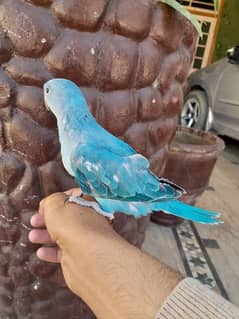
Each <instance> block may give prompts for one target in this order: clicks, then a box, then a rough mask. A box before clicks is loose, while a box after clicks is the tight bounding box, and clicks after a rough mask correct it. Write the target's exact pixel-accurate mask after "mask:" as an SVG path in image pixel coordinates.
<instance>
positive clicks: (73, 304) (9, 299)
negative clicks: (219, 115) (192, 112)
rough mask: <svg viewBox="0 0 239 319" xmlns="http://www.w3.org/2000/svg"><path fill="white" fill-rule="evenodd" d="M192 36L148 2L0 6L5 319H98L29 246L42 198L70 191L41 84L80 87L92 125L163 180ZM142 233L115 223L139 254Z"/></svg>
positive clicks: (124, 221)
mask: <svg viewBox="0 0 239 319" xmlns="http://www.w3.org/2000/svg"><path fill="white" fill-rule="evenodd" d="M195 37H196V36H195V30H194V28H193V27H192V26H191V25H190V23H189V22H188V21H187V20H186V19H185V18H183V17H182V16H181V15H180V14H176V13H175V12H174V11H173V10H172V9H170V8H168V7H167V6H166V5H162V4H158V5H155V4H154V1H151V0H139V1H133V0H120V1H118V0H111V1H110V0H108V1H107V0H84V1H83V0H34V1H30V0H29V1H23V0H1V1H0V63H2V66H1V69H0V96H1V98H0V130H1V134H0V150H1V157H0V177H1V178H0V188H1V194H0V206H1V214H0V218H1V219H0V222H1V224H0V244H1V246H0V286H1V289H0V290H1V293H0V317H2V318H22V319H23V318H24V319H27V318H34V319H44V318H47V319H51V318H59V319H60V318H69V319H71V318H72V319H73V318H84V319H87V318H90V317H92V315H91V314H90V313H89V312H88V311H87V310H86V307H85V306H84V305H83V304H82V303H81V302H79V301H78V299H77V298H75V297H74V296H73V295H72V294H71V293H70V292H69V291H68V290H67V289H65V288H58V289H56V287H57V284H55V285H52V284H50V283H49V282H50V278H51V277H52V276H53V274H54V272H55V271H56V268H57V267H56V266H55V265H47V264H45V263H42V262H40V261H38V260H37V259H36V258H35V255H34V251H35V249H36V246H34V245H32V244H30V243H29V242H28V240H27V233H28V229H29V219H30V216H31V215H32V214H33V213H34V212H35V211H36V210H37V208H38V203H39V200H40V198H42V197H43V196H46V195H48V194H50V193H52V192H55V191H61V190H64V189H67V188H69V187H71V186H72V185H73V182H72V180H71V179H70V178H69V177H68V176H67V175H66V174H65V172H64V170H63V168H62V165H61V164H60V156H59V142H58V137H57V132H56V129H55V127H56V122H55V119H54V118H53V116H52V115H51V114H50V113H48V112H47V111H46V109H45V108H44V105H43V97H42V89H41V88H42V85H43V83H44V82H45V81H46V80H48V79H50V78H52V77H59V76H61V77H66V78H69V79H72V80H74V81H75V82H77V84H78V85H80V86H81V87H82V88H83V90H84V92H85V94H86V96H87V99H88V102H89V105H90V108H91V110H92V112H93V114H94V115H95V117H96V119H97V120H98V121H99V122H100V123H101V124H102V125H103V126H104V127H105V128H106V129H108V130H110V131H111V132H112V133H113V134H116V135H117V136H120V137H121V138H124V139H125V140H126V141H127V142H129V143H130V144H131V145H132V146H133V147H135V149H136V150H137V151H139V152H140V153H142V154H144V155H147V156H148V157H149V158H150V161H151V165H152V168H153V170H154V171H155V172H156V173H158V174H161V173H162V171H163V168H164V162H165V154H166V147H167V144H168V142H169V140H170V139H171V138H172V136H173V133H174V130H175V127H176V123H177V114H178V112H179V110H180V106H181V103H182V98H183V92H182V87H183V85H184V83H185V79H186V75H187V73H188V70H189V68H190V65H191V62H192V58H193V53H194V48H195ZM146 225H147V219H143V220H140V221H136V220H134V219H133V218H127V217H125V216H120V217H117V218H116V220H115V222H114V227H115V228H116V229H117V230H118V231H119V232H120V233H121V234H123V235H124V236H125V237H126V238H127V239H128V240H129V241H130V242H132V243H134V244H136V245H138V246H140V245H141V244H142V241H143V239H144V232H145V227H146ZM54 277H56V276H54Z"/></svg>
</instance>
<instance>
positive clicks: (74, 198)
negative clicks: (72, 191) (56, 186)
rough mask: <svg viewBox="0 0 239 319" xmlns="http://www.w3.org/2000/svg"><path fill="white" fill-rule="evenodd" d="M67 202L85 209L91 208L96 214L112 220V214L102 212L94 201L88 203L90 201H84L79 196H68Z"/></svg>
mask: <svg viewBox="0 0 239 319" xmlns="http://www.w3.org/2000/svg"><path fill="white" fill-rule="evenodd" d="M68 202H70V203H75V204H78V205H81V206H85V207H91V208H93V209H94V210H95V211H96V212H97V213H99V214H101V215H103V216H104V217H107V218H109V219H110V220H113V219H114V214H110V213H107V212H105V211H104V210H102V209H101V208H100V205H99V204H98V203H97V202H94V201H90V200H85V199H83V198H82V197H81V196H70V197H69V198H68Z"/></svg>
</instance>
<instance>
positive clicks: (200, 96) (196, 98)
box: [180, 90, 208, 130]
mask: <svg viewBox="0 0 239 319" xmlns="http://www.w3.org/2000/svg"><path fill="white" fill-rule="evenodd" d="M207 118H208V101H207V96H206V94H205V93H204V92H203V91H200V90H192V91H190V92H189V94H188V95H187V96H186V98H185V102H184V106H183V110H182V113H181V118H180V124H181V125H182V126H186V127H192V128H197V129H201V130H203V129H205V127H206V123H207Z"/></svg>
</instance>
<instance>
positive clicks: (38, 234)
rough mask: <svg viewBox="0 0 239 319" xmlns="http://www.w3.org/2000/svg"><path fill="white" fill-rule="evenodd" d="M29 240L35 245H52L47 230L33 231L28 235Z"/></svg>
mask: <svg viewBox="0 0 239 319" xmlns="http://www.w3.org/2000/svg"><path fill="white" fill-rule="evenodd" d="M28 238H29V240H30V241H31V242H32V243H34V244H51V243H53V240H52V239H51V237H50V235H49V233H48V231H47V230H46V229H33V230H31V231H30V233H29V235H28Z"/></svg>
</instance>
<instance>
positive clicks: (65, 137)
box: [58, 125, 84, 176]
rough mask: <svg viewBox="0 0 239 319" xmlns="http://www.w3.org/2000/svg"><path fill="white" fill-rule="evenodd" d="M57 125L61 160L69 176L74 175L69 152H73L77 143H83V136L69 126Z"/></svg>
mask: <svg viewBox="0 0 239 319" xmlns="http://www.w3.org/2000/svg"><path fill="white" fill-rule="evenodd" d="M58 127H59V140H60V144H61V157H62V162H63V165H64V167H65V169H66V170H67V172H68V173H69V174H70V175H71V176H74V172H73V170H72V168H71V154H72V153H73V152H74V150H75V149H76V147H77V145H79V144H80V143H84V138H83V136H81V134H79V131H75V130H73V129H72V128H69V126H68V125H59V126H58Z"/></svg>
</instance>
